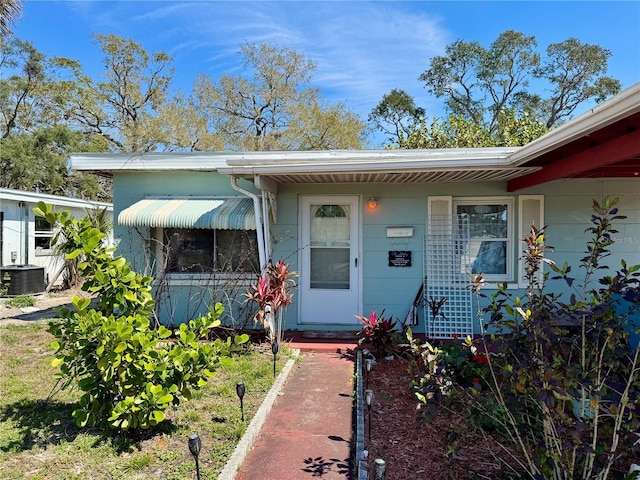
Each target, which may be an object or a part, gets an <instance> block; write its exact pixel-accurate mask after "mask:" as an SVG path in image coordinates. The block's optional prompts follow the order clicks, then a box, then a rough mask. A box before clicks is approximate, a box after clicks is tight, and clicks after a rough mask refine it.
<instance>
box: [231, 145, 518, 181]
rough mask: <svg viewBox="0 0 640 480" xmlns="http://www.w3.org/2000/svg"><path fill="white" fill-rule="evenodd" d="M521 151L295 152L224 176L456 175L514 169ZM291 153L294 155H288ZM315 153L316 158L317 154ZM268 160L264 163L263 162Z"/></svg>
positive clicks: (236, 166)
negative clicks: (455, 172)
mask: <svg viewBox="0 0 640 480" xmlns="http://www.w3.org/2000/svg"><path fill="white" fill-rule="evenodd" d="M518 148H521V147H516V148H500V149H495V148H490V149H486V148H477V149H448V150H402V151H399V150H384V151H368V150H362V151H349V152H344V154H342V155H331V154H333V153H334V152H295V153H298V154H300V153H302V154H304V155H296V156H295V157H294V156H290V155H288V156H287V157H288V158H283V157H280V158H279V159H275V158H274V159H272V160H270V161H268V162H265V161H255V160H254V161H246V159H245V160H243V161H236V160H235V159H234V160H230V161H229V166H228V167H221V168H220V169H219V171H220V173H223V174H227V175H252V174H276V173H326V172H334V173H346V172H351V173H354V172H355V173H357V172H372V171H378V172H383V171H389V172H404V171H452V170H481V169H487V168H490V169H496V168H498V169H501V168H512V167H511V165H510V164H509V156H510V155H511V154H512V153H514V152H515V151H516V150H517V149H518ZM287 153H291V152H287ZM313 153H315V155H314V154H313ZM262 160H264V159H262Z"/></svg>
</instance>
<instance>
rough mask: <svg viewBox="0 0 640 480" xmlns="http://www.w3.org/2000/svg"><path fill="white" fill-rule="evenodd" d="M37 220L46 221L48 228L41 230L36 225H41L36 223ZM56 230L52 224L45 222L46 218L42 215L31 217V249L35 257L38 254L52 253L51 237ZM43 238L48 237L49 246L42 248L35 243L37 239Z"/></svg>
mask: <svg viewBox="0 0 640 480" xmlns="http://www.w3.org/2000/svg"><path fill="white" fill-rule="evenodd" d="M39 222H46V224H48V226H49V228H48V229H46V230H42V229H41V228H40V229H38V227H39V226H40V227H41V226H42V225H38V223H39ZM55 234H56V232H55V229H54V225H53V224H51V223H49V222H47V220H46V218H43V217H38V216H35V217H34V219H33V250H34V252H35V255H36V257H38V256H42V257H45V256H50V255H51V254H52V250H53V245H52V243H53V237H54V236H55ZM43 238H48V239H49V242H48V244H49V248H43V247H39V246H38V245H37V242H38V240H39V239H43Z"/></svg>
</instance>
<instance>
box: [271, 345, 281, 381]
mask: <svg viewBox="0 0 640 480" xmlns="http://www.w3.org/2000/svg"><path fill="white" fill-rule="evenodd" d="M278 350H280V345H278V342H274V343H272V344H271V353H273V378H276V355H277V354H278Z"/></svg>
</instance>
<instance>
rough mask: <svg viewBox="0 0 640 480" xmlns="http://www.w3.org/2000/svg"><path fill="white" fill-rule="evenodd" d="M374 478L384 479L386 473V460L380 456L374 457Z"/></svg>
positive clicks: (377, 479)
mask: <svg viewBox="0 0 640 480" xmlns="http://www.w3.org/2000/svg"><path fill="white" fill-rule="evenodd" d="M374 464H375V469H376V480H384V479H385V476H386V474H387V462H385V461H384V460H383V459H382V458H376V460H375V462H374Z"/></svg>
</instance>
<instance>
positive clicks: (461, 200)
mask: <svg viewBox="0 0 640 480" xmlns="http://www.w3.org/2000/svg"><path fill="white" fill-rule="evenodd" d="M461 205H506V206H507V231H506V233H507V237H506V238H505V239H504V241H505V242H506V254H505V257H506V258H505V261H506V268H505V270H506V273H505V274H483V279H484V280H485V281H487V282H490V283H504V282H506V283H514V282H515V280H516V269H517V268H516V267H517V262H516V261H515V239H514V235H515V227H516V218H515V216H516V210H515V199H514V197H512V196H489V197H455V196H454V197H452V212H451V215H452V217H453V220H454V221H453V223H454V225H453V227H454V228H457V225H458V206H461ZM473 241H474V242H475V241H478V240H477V239H474V240H473ZM495 241H502V240H501V239H496V240H495ZM469 271H470V270H469ZM478 273H480V272H478Z"/></svg>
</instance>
